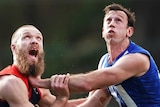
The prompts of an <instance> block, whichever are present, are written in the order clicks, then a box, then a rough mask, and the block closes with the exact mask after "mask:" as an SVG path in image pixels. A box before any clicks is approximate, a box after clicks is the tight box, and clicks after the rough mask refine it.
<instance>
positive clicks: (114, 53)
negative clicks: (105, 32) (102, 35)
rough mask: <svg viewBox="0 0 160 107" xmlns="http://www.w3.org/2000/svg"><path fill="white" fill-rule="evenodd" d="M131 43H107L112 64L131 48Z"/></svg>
mask: <svg viewBox="0 0 160 107" xmlns="http://www.w3.org/2000/svg"><path fill="white" fill-rule="evenodd" d="M129 43H130V41H129V40H128V41H127V42H122V43H118V44H114V45H113V44H112V45H111V44H109V43H107V50H108V53H109V63H112V62H113V61H114V60H115V59H116V58H117V57H118V56H119V55H120V54H121V53H122V52H123V51H124V50H126V48H127V47H128V46H129Z"/></svg>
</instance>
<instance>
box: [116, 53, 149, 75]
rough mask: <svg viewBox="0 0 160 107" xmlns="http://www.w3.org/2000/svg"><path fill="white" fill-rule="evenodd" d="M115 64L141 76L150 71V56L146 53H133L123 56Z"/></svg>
mask: <svg viewBox="0 0 160 107" xmlns="http://www.w3.org/2000/svg"><path fill="white" fill-rule="evenodd" d="M115 65H116V66H119V67H121V68H123V69H124V70H126V71H127V72H128V71H130V73H131V72H132V73H133V76H140V75H143V74H145V73H146V72H147V71H148V69H149V67H150V61H149V57H148V56H147V55H145V54H142V53H131V54H127V55H124V56H123V57H121V58H120V59H119V61H117V63H116V64H115Z"/></svg>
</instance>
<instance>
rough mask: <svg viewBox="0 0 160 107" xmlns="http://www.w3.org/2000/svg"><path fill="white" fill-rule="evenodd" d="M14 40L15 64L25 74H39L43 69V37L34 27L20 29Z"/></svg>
mask: <svg viewBox="0 0 160 107" xmlns="http://www.w3.org/2000/svg"><path fill="white" fill-rule="evenodd" d="M19 35H20V36H19V38H18V39H17V42H16V45H15V46H16V48H15V55H16V61H17V66H18V68H19V69H20V71H21V72H22V73H24V74H26V75H39V74H41V73H42V72H43V70H44V51H43V37H42V34H41V33H40V31H39V30H38V29H36V28H34V27H25V28H22V29H20V31H19Z"/></svg>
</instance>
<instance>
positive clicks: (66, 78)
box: [64, 73, 70, 85]
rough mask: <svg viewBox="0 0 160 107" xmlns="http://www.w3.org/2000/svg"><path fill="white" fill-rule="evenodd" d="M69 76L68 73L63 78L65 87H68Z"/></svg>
mask: <svg viewBox="0 0 160 107" xmlns="http://www.w3.org/2000/svg"><path fill="white" fill-rule="evenodd" d="M69 76H70V74H69V73H67V75H66V76H65V80H64V84H65V85H68V82H69Z"/></svg>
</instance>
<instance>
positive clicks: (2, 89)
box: [0, 75, 28, 101]
mask: <svg viewBox="0 0 160 107" xmlns="http://www.w3.org/2000/svg"><path fill="white" fill-rule="evenodd" d="M0 84H1V85H0V98H1V99H4V100H7V101H8V100H16V99H17V98H19V97H18V96H21V94H20V93H23V94H25V93H26V95H28V94H27V88H26V86H25V84H24V82H23V81H22V80H21V79H19V78H17V77H15V76H13V75H6V76H2V77H0ZM6 93H7V94H6ZM18 100H20V98H19V99H18Z"/></svg>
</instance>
